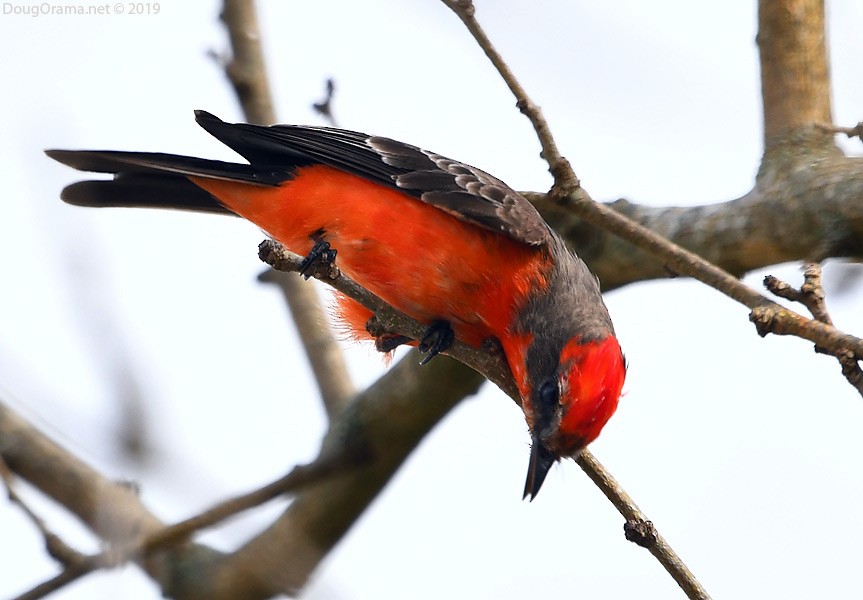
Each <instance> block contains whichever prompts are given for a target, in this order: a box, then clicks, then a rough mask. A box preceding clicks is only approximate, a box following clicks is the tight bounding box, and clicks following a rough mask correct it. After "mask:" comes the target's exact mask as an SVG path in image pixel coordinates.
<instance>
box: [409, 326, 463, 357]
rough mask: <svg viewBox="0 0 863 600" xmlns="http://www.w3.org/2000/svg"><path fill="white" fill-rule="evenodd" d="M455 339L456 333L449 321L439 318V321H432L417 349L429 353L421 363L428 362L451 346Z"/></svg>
mask: <svg viewBox="0 0 863 600" xmlns="http://www.w3.org/2000/svg"><path fill="white" fill-rule="evenodd" d="M454 339H455V333H454V332H453V330H452V325H450V323H449V321H444V320H443V319H438V320H437V321H434V322H432V323H431V325H429V326H428V327H427V328H426V330H425V333H423V337H422V339H420V343H419V345H418V346H417V350H419V351H420V352H422V353H423V354H428V356H426V357H425V358H423V359H422V360H421V361H420V364H421V365H424V364H426V363H427V362H428V361H430V360H431V359H433V358H434V357H435V356H437V355H438V354H440V353H441V352H443V351H444V350H446V349H447V348H449V347H450V346H451V345H452V342H453V340H454Z"/></svg>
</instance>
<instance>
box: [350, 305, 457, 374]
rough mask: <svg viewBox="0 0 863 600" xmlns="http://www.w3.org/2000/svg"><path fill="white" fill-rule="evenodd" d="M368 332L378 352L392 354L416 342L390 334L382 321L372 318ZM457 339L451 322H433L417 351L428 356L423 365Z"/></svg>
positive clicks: (422, 362) (368, 325) (403, 336)
mask: <svg viewBox="0 0 863 600" xmlns="http://www.w3.org/2000/svg"><path fill="white" fill-rule="evenodd" d="M366 331H368V332H369V333H370V334H371V335H372V337H374V338H375V349H376V350H377V351H378V352H391V351H393V350H395V349H396V348H398V347H399V346H401V345H402V344H410V343H412V342H413V341H414V340H413V339H412V338H409V337H407V336H405V335H400V334H397V333H390V332H388V331H386V330H385V329H384V328H383V326H382V325H381V323H380V321H378V319H377V318H376V317H374V316H372V317H371V318H370V319H369V320H368V322H367V323H366ZM454 339H455V333H453V330H452V326H451V325H450V323H449V321H444V320H443V319H438V320H437V321H433V322H432V323H431V324H430V325H429V326H428V327H426V330H425V331H424V332H423V335H422V337H421V338H420V340H419V343H418V344H417V349H418V350H419V351H420V352H422V353H423V354H427V355H428V356H426V357H424V358H423V359H422V361H421V362H420V364H421V365H424V364H426V363H427V362H428V361H430V360H431V359H433V358H434V357H435V356H437V355H438V354H440V353H441V352H443V351H444V350H446V349H447V348H449V347H450V345H451V344H452V342H453V340H454Z"/></svg>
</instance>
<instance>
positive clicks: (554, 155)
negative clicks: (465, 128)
mask: <svg viewBox="0 0 863 600" xmlns="http://www.w3.org/2000/svg"><path fill="white" fill-rule="evenodd" d="M443 3H444V4H446V5H447V6H448V7H449V8H450V9H451V10H452V11H453V12H454V13H455V14H456V15H457V16H458V18H459V19H461V21H462V23H464V25H465V27H467V29H468V31H470V33H471V35H473V38H474V39H475V40H476V42H477V44H478V45H479V47H480V48H482V50H483V52H485V55H486V56H487V57H488V59H489V60H490V61H491V62H492V64H493V65H494V67H495V69H497V72H498V73H500V76H501V78H502V79H503V80H504V82H506V85H507V87H509V89H510V91H511V92H512V95H513V96H515V98H516V106H517V107H518V109H519V110H520V111H521V112H522V114H524V115H525V116H526V117H527V118H528V120H530V123H531V125H533V129H534V131H536V135H537V137H538V138H539V143H540V146H542V153H541V156H542V157H543V158H544V159H545V161H546V162H547V163H548V170H549V172H550V173H551V174H552V176H553V177H554V182H555V185H556V186H563V189H565V190H566V191H567V192H572V191H573V190H575V189H577V188H579V187H580V184H579V182H578V178H577V177H576V176H575V171H573V169H572V166H570V164H569V161H567V160H566V158H564V157H563V156H562V155H561V153H560V151H559V150H558V148H557V143H556V142H555V141H554V136H553V135H552V133H551V128H550V127H549V125H548V122H547V121H546V120H545V117H544V116H543V114H542V110H540V108H539V106H537V105H536V104H534V103H533V101H532V100H531V99H530V97H529V96H528V95H527V92H526V91H525V90H524V88H523V87H522V86H521V83H519V81H518V79H517V78H516V77H515V75H514V74H513V72H512V70H510V68H509V65H507V64H506V61H504V60H503V57H501V55H500V54H499V53H498V51H497V50H496V49H495V47H494V44H492V43H491V40H490V39H489V38H488V36H487V35H486V33H485V30H483V28H482V26H480V24H479V21H477V20H476V16H475V15H476V8H475V7H474V5H473V1H472V0H443Z"/></svg>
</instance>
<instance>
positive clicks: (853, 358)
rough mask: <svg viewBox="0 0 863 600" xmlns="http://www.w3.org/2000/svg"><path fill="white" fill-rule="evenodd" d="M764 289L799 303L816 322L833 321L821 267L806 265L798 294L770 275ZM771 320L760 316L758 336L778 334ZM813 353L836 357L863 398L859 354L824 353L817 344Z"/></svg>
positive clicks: (845, 351)
mask: <svg viewBox="0 0 863 600" xmlns="http://www.w3.org/2000/svg"><path fill="white" fill-rule="evenodd" d="M764 287H766V288H767V289H768V290H770V291H771V292H772V293H773V294H775V295H777V296H779V297H780V298H785V299H786V300H791V301H792V302H799V303H800V304H802V305H803V306H805V307H806V308H807V309H808V310H809V312H810V313H812V316H813V317H815V319H816V320H817V321H818V322H821V323H824V324H826V325H833V320H832V319H831V318H830V314H829V313H828V312H827V304H826V302H825V295H824V287H823V286H822V284H821V265H820V264H818V263H817V262H811V263H809V264H807V265H806V269H805V270H804V272H803V285H801V286H800V289H799V290H798V289H796V288H794V287H792V286H791V285H790V284H788V283H786V282H784V281H782V280H781V279H777V278H776V277H773V276H772V275H768V276H767V277H765V278H764ZM772 319H773V315H772V314H766V313H765V314H763V315H759V320H757V321H755V324H756V327H758V328H759V329H758V331H759V333H761V334H762V335H767V333H778V332H777V331H776V330H775V329H774V327H775V326H774V324H773V321H772ZM762 331H763V333H762ZM815 351H816V352H820V353H822V354H830V355H832V356H835V357H836V359H837V360H838V361H839V365H840V366H841V367H842V374H843V375H844V376H845V378H846V379H847V380H848V383H850V384H851V385H852V386H854V388H855V389H856V390H857V391H858V392H859V393H860V395H861V396H863V369H861V368H860V359H861V356H860V355H859V354H856V353H855V352H854V351H853V350H851V349H849V348H843V347H841V346H839V347H834V348H832V349H827V348H824V347H823V346H820V345H818V344H816V345H815Z"/></svg>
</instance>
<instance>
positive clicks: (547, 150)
mask: <svg viewBox="0 0 863 600" xmlns="http://www.w3.org/2000/svg"><path fill="white" fill-rule="evenodd" d="M443 2H444V3H445V4H446V5H447V6H448V7H449V8H450V9H452V10H453V11H454V12H455V13H456V15H458V17H459V18H460V19H461V20H462V22H463V23H464V24H465V26H466V27H467V28H468V30H469V31H470V33H471V34H472V35H473V37H474V39H475V40H476V41H477V43H478V44H479V45H480V47H482V49H483V51H484V52H485V53H486V56H488V58H489V59H490V60H491V62H492V63H493V64H494V66H495V68H496V69H497V70H498V72H499V73H500V75H501V77H502V78H503V79H504V81H506V84H507V86H509V89H510V90H511V91H512V93H513V95H514V96H515V97H516V105H517V106H518V107H519V109H520V110H521V111H522V112H523V113H524V114H525V116H527V118H528V119H529V120H530V122H531V124H532V125H533V128H534V130H535V131H536V134H537V137H538V138H539V142H540V145H541V146H542V156H543V158H545V160H546V161H547V162H548V165H549V171H550V172H551V174H552V176H553V177H554V187H553V188H552V191H551V195H552V196H554V197H555V198H557V199H558V200H566V201H568V202H578V203H579V204H580V205H585V206H599V205H598V204H597V203H596V202H594V201H593V199H591V198H590V196H589V195H588V194H587V192H586V191H585V190H584V189H583V188H582V187H581V184H580V182H579V180H578V177H577V176H576V175H575V172H574V171H573V169H572V166H571V165H570V164H569V162H568V161H567V160H566V159H565V158H564V157H563V156H562V155H561V154H560V151H559V150H558V148H557V144H556V143H555V141H554V137H553V136H552V133H551V128H550V127H549V125H548V123H547V122H546V120H545V118H544V117H543V115H542V113H541V111H540V110H539V107H538V106H537V105H536V104H534V103H533V101H531V99H530V98H529V97H528V95H527V93H526V92H525V90H524V88H523V87H522V86H521V84H520V83H519V82H518V80H517V79H516V77H515V75H514V74H513V73H512V71H511V70H510V69H509V67H508V66H507V64H506V63H505V61H504V60H503V59H502V58H501V56H500V55H499V54H498V52H497V51H496V50H495V49H494V46H493V45H492V43H491V41H490V40H489V39H488V36H486V34H485V32H484V31H483V29H482V28H481V27H480V25H479V23H478V21H477V20H476V10H475V8H474V6H473V2H472V1H471V0H443ZM585 218H586V217H585ZM621 218H625V217H621ZM588 220H589V219H588ZM627 221H629V219H627ZM630 223H631V224H632V225H635V226H637V224H636V223H634V222H632V221H630ZM639 227H640V226H639ZM645 231H646V230H645ZM654 235H655V234H654ZM656 237H657V238H658V239H659V240H660V241H664V240H662V238H659V236H656ZM665 243H670V242H667V241H665ZM693 256H694V255H693ZM712 268H713V269H715V271H717V272H719V273H724V272H722V271H721V270H720V269H718V268H717V267H712ZM729 277H730V276H729ZM576 460H577V462H578V464H579V466H581V468H582V469H583V470H584V471H585V473H587V475H588V476H589V477H590V478H591V480H593V482H594V483H595V484H596V485H597V486H599V487H600V489H601V490H602V491H603V493H605V495H606V497H608V498H609V500H611V501H612V503H613V504H614V505H615V506H616V507H618V510H620V511H621V514H624V516H626V517H627V519H629V520H632V519H637V520H638V521H640V522H648V521H647V519H646V518H645V517H644V515H643V514H642V513H641V511H638V509H637V507H636V506H635V504H634V503H633V502H632V499H631V498H630V497H629V495H628V494H627V493H626V492H625V491H624V490H623V489H622V488H621V487H620V485H619V484H618V483H617V482H616V481H615V480H614V478H613V477H612V476H611V474H610V473H608V472H607V471H606V470H605V468H604V467H603V466H602V464H601V463H600V462H599V461H597V460H596V459H595V458H593V456H592V455H591V454H590V452H588V451H584V452H582V453H581V455H580V457H578V458H577V459H576ZM622 507H628V508H627V512H628V513H630V514H631V515H633V516H627V513H625V512H624V510H623V509H622ZM634 515H637V517H636V516H634ZM655 535H656V542H655V543H653V544H652V545H651V546H650V552H651V553H652V554H653V555H654V556H655V557H657V559H658V560H659V562H660V563H661V564H662V565H663V566H664V567H665V568H666V570H668V572H669V573H670V574H671V575H672V577H674V580H675V581H677V583H678V584H679V585H680V587H681V588H682V589H683V590H684V592H686V594H687V596H689V598H693V599H695V598H697V599H701V600H704V599H706V598H708V597H709V596H708V595H707V592H706V591H705V590H704V588H703V587H702V586H701V584H700V583H699V582H698V580H697V579H695V576H694V575H693V574H692V573H691V572H690V571H689V569H687V568H686V566H685V565H684V564H683V561H682V560H681V559H680V557H679V556H678V555H677V554H676V553H675V552H674V550H673V549H672V548H671V547H670V546H669V545H668V544H667V543H665V540H664V539H663V538H662V537H661V536H660V535H659V534H658V533H656V534H655Z"/></svg>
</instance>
